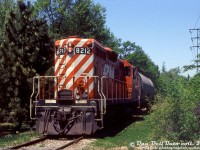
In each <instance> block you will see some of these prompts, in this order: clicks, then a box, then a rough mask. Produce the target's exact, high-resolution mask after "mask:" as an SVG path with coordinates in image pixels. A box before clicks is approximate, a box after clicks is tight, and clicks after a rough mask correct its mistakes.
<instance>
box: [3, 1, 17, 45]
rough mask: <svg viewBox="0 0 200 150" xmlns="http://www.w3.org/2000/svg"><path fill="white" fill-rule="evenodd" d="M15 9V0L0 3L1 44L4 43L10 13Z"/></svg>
mask: <svg viewBox="0 0 200 150" xmlns="http://www.w3.org/2000/svg"><path fill="white" fill-rule="evenodd" d="M14 9H15V2H14V0H2V1H0V42H2V41H3V39H4V37H5V32H6V23H7V21H8V17H9V13H10V11H11V10H14Z"/></svg>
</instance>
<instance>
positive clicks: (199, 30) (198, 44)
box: [189, 28, 200, 73]
mask: <svg viewBox="0 0 200 150" xmlns="http://www.w3.org/2000/svg"><path fill="white" fill-rule="evenodd" d="M189 31H190V33H191V34H192V32H193V31H195V32H196V36H192V37H191V40H192V43H193V46H191V47H190V49H191V50H193V49H196V52H197V55H196V60H197V61H196V68H197V73H198V72H199V64H198V55H199V49H200V28H194V29H189ZM194 41H195V42H196V44H194Z"/></svg>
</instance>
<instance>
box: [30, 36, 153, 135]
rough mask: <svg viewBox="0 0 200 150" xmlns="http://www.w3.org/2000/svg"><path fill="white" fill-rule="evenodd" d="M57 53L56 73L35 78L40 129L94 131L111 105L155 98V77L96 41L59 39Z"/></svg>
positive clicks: (34, 114)
mask: <svg viewBox="0 0 200 150" xmlns="http://www.w3.org/2000/svg"><path fill="white" fill-rule="evenodd" d="M54 52H55V58H54V59H55V66H54V76H35V77H34V78H33V93H32V95H31V98H30V117H31V119H33V120H35V122H36V125H35V126H36V129H37V130H38V131H39V132H40V133H43V134H48V135H56V134H59V135H81V134H87V135H90V134H93V133H94V132H95V131H97V130H99V129H102V128H104V116H105V114H106V112H107V109H108V108H111V109H112V106H114V105H122V104H131V105H138V106H140V105H145V104H147V103H148V102H149V101H150V100H152V99H153V95H154V86H153V83H152V81H151V80H150V79H149V78H147V77H146V76H144V75H143V74H142V73H140V72H139V71H138V68H137V67H135V66H132V65H131V64H129V63H128V62H127V61H126V60H121V59H118V55H117V54H116V53H115V52H114V51H112V50H111V49H110V48H107V47H103V46H102V45H101V44H100V43H98V42H97V41H96V40H95V39H83V38H78V37H68V38H66V39H62V40H58V41H56V42H55V50H54Z"/></svg>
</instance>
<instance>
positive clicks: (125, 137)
mask: <svg viewBox="0 0 200 150" xmlns="http://www.w3.org/2000/svg"><path fill="white" fill-rule="evenodd" d="M151 128H152V127H151V115H148V116H144V120H142V121H136V122H133V123H132V124H131V125H129V126H128V127H126V128H125V129H124V130H122V131H121V132H119V133H118V134H116V135H115V136H110V137H105V138H100V139H97V141H95V142H94V143H93V144H92V146H94V147H101V148H105V149H107V148H114V147H123V146H126V147H129V148H130V144H131V143H132V142H133V143H137V142H138V141H141V142H147V143H148V142H150V141H152V134H153V131H152V130H151Z"/></svg>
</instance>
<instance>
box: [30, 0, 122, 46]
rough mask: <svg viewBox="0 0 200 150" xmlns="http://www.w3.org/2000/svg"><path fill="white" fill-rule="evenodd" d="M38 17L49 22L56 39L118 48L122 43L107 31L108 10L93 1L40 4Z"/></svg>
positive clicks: (62, 0)
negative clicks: (89, 41)
mask: <svg viewBox="0 0 200 150" xmlns="http://www.w3.org/2000/svg"><path fill="white" fill-rule="evenodd" d="M34 6H35V11H34V12H35V16H37V17H39V18H44V19H46V21H47V22H48V25H49V30H50V32H51V36H52V37H53V38H54V39H58V38H65V37H68V36H71V35H77V36H79V37H83V38H89V37H91V38H95V39H96V40H97V41H99V42H101V43H102V44H104V45H106V46H109V47H111V48H113V49H114V48H116V47H117V46H118V45H119V41H118V39H117V38H116V37H114V34H113V33H111V31H110V29H109V28H107V27H106V25H105V23H106V14H105V12H106V9H105V8H104V7H102V6H101V5H100V4H99V3H97V4H94V2H93V1H92V0H76V1H72V0H59V1H57V0H53V1H50V0H37V1H36V2H35V3H34Z"/></svg>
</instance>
